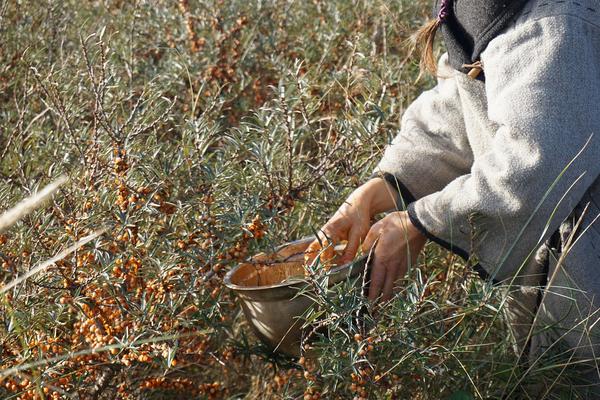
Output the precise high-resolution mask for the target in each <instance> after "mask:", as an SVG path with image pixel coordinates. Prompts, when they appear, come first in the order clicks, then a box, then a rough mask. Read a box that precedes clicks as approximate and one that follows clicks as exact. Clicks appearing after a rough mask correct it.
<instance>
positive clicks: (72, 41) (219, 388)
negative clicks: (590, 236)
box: [0, 0, 518, 399]
mask: <svg viewBox="0 0 600 400" xmlns="http://www.w3.org/2000/svg"><path fill="white" fill-rule="evenodd" d="M0 4H1V5H0V32H1V35H0V182H1V184H0V200H1V201H0V207H1V208H2V209H3V210H6V209H8V208H10V207H11V206H12V205H14V204H16V203H17V202H18V201H19V200H20V199H22V198H23V197H26V196H28V195H29V194H31V193H32V192H34V191H36V190H38V189H39V188H41V187H43V186H44V185H45V184H47V183H49V182H51V181H53V180H54V179H56V178H57V177H58V176H60V175H63V174H64V175H67V176H68V177H69V181H68V183H67V184H65V185H63V186H62V188H61V189H60V191H59V192H58V193H57V194H56V195H55V196H54V197H53V200H52V201H51V202H49V203H48V204H46V206H45V207H43V208H41V209H39V210H37V211H35V212H33V213H31V214H29V215H28V216H26V217H25V218H24V219H23V220H21V221H20V222H19V223H17V224H16V225H14V226H13V227H11V229H9V230H8V231H6V232H4V234H2V236H0V261H1V262H2V266H1V269H0V282H2V283H3V284H6V283H8V282H10V281H12V280H13V279H15V278H16V277H17V276H20V275H22V274H23V273H25V272H26V271H28V270H29V269H31V268H32V267H34V266H35V265H37V264H38V263H40V262H42V261H44V260H46V259H48V258H50V257H52V256H54V255H55V254H56V253H58V252H60V251H61V250H62V249H64V248H66V247H67V246H69V245H72V244H73V243H74V242H75V241H76V240H78V239H81V238H82V237H85V236H86V235H88V234H90V233H91V232H94V231H96V230H98V229H101V228H105V229H107V231H106V232H105V233H104V234H102V235H101V236H100V237H99V238H97V239H95V240H93V241H92V242H90V243H88V244H86V245H85V246H83V247H82V248H80V249H79V250H77V251H76V252H75V253H73V254H72V255H70V256H68V257H66V258H64V259H62V260H61V261H59V262H56V263H54V264H53V265H51V266H50V267H48V268H46V269H45V270H43V271H42V272H40V273H39V274H36V275H34V276H33V277H31V278H29V279H27V280H26V281H24V282H23V283H21V284H19V285H16V286H15V287H14V288H13V289H11V290H10V291H7V292H5V293H3V294H2V295H1V297H0V300H1V301H0V310H1V311H0V319H1V322H2V324H1V325H0V360H1V363H0V364H1V368H2V370H1V371H0V379H2V386H1V388H0V397H2V398H19V399H34V398H48V399H62V398H65V399H114V398H117V399H159V398H173V399H176V398H181V399H187V398H209V399H217V398H239V397H247V398H257V397H260V398H290V399H292V398H299V397H300V398H302V397H304V398H306V399H311V398H319V397H324V398H352V397H357V398H409V397H410V398H434V399H439V398H444V397H448V396H450V395H454V396H463V397H457V398H471V396H473V397H477V398H489V397H494V396H497V397H500V396H501V394H502V392H503V390H504V389H505V388H506V387H507V386H510V385H511V383H510V382H512V383H513V384H514V382H515V381H516V379H518V377H515V376H514V374H513V375H511V372H513V369H514V367H513V365H514V361H515V360H514V359H513V358H514V357H512V356H510V352H509V351H508V350H509V346H510V340H509V338H508V337H507V335H506V332H507V331H506V327H505V326H504V322H503V319H502V318H501V315H500V314H499V313H498V309H497V307H498V303H499V301H500V300H501V299H500V297H498V296H497V295H496V292H495V291H494V290H491V289H490V288H489V287H488V286H487V285H486V284H484V283H482V282H481V281H479V280H478V279H477V278H476V277H475V276H473V274H472V273H471V272H470V270H469V269H468V268H466V267H465V264H464V263H462V262H459V260H457V259H456V258H455V257H453V256H452V255H450V254H447V253H445V252H444V251H442V250H440V249H439V248H437V247H435V246H428V247H427V249H426V252H425V254H424V255H423V257H422V259H421V261H420V264H419V266H418V267H415V268H413V270H412V271H411V273H410V275H409V276H408V277H407V280H406V285H405V289H404V290H402V291H401V293H399V294H398V296H397V297H396V298H395V299H394V300H393V301H392V302H391V303H389V304H388V305H386V306H385V307H376V308H374V309H371V308H370V309H369V310H368V311H366V312H365V307H366V306H367V305H366V304H365V300H364V299H363V298H362V296H361V295H360V293H358V292H357V290H356V289H354V287H353V286H352V285H350V284H349V285H347V286H344V285H341V286H338V287H334V288H332V289H331V290H328V291H327V290H326V291H323V292H322V293H320V295H319V298H318V299H317V300H318V301H317V302H318V304H319V307H318V309H317V310H316V311H315V312H314V313H313V314H311V315H309V316H308V322H307V323H308V324H311V323H313V322H314V323H318V324H320V326H321V327H324V329H320V330H318V331H317V332H318V333H316V334H315V335H314V336H315V337H313V342H312V344H311V346H312V351H313V352H314V353H315V354H317V355H318V357H316V358H307V357H302V358H300V359H292V358H288V357H285V356H282V355H276V354H271V353H269V352H268V351H267V350H266V349H265V348H264V347H263V346H262V345H261V344H260V343H258V342H257V341H256V339H255V338H254V336H253V335H252V334H251V333H250V330H249V328H248V325H247V323H246V321H245V319H244V317H243V315H242V314H241V311H240V309H239V306H238V304H237V302H236V299H235V298H234V297H233V295H232V293H230V292H229V291H228V290H226V289H225V288H224V287H223V285H222V278H223V276H224V274H225V273H226V272H227V271H228V270H230V269H231V268H232V267H233V266H235V265H236V264H237V263H238V262H239V261H240V260H244V259H246V258H247V257H248V256H250V255H252V254H255V253H257V252H259V251H269V249H272V248H273V247H274V246H277V245H279V244H282V243H285V242H287V241H290V240H294V239H297V238H300V237H302V236H306V235H310V234H312V232H314V230H315V229H318V228H319V227H320V226H321V225H322V224H323V223H324V222H325V221H326V220H327V218H328V216H330V215H331V214H332V213H333V212H334V211H335V210H336V208H337V207H338V206H339V204H340V203H341V202H342V201H343V199H344V198H345V196H347V195H348V194H349V193H350V191H351V190H352V189H353V188H355V187H357V186H358V185H360V184H361V183H362V182H364V181H365V180H366V179H367V178H368V177H369V176H370V174H371V171H372V169H373V167H374V165H375V163H376V162H377V161H378V159H379V158H380V157H381V154H382V153H381V151H382V148H383V146H384V145H385V144H386V143H388V142H389V141H390V140H391V138H393V136H394V135H395V132H396V131H397V129H398V127H399V120H400V117H401V115H402V111H403V109H404V107H405V106H406V105H407V104H408V103H410V101H412V99H413V98H414V97H415V95H416V94H417V93H418V92H419V91H420V90H422V89H423V87H424V86H427V85H430V84H431V80H427V79H426V80H425V81H422V82H420V83H415V82H414V79H415V77H416V76H417V74H418V70H417V63H416V62H415V61H414V59H412V58H409V54H408V51H407V48H406V46H405V43H406V40H407V39H408V38H409V36H410V35H411V33H412V32H413V31H414V30H415V29H416V28H417V27H418V26H419V25H420V24H421V23H422V21H423V20H424V18H425V17H426V16H427V15H428V12H429V4H428V2H427V1H424V0H422V1H408V0H397V1H393V2H388V1H380V0H378V1H363V0H355V1H346V0H332V1H320V0H312V1H307V2H293V1H288V2H286V1H278V0H266V1H262V0H260V1H259V0H249V1H239V0H215V1H187V0H179V1H178V2H166V1H136V2H129V1H122V0H106V1H87V0H83V1H72V0H65V1H61V2H48V3H45V4H44V5H42V4H40V3H39V2H35V1H30V0H25V1H19V2H11V1H8V2H2V3H0ZM357 316H358V317H357ZM357 318H358V319H357ZM357 321H358V323H357ZM511 379H512V381H511ZM464 396H466V397H464Z"/></svg>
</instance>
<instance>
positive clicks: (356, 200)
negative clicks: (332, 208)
mask: <svg viewBox="0 0 600 400" xmlns="http://www.w3.org/2000/svg"><path fill="white" fill-rule="evenodd" d="M394 198H395V192H394V189H392V188H391V187H390V186H388V184H387V183H386V182H385V180H383V179H381V178H374V179H371V180H369V181H368V182H366V183H365V184H364V185H362V186H360V187H359V188H357V189H356V190H355V191H354V192H352V194H351V195H350V196H349V197H348V199H346V201H345V202H344V204H342V205H341V206H340V208H339V209H338V210H337V211H336V213H335V214H334V215H333V216H332V217H331V218H330V219H329V221H328V222H327V223H326V224H325V225H324V226H323V227H322V228H321V230H320V232H319V239H317V240H315V241H314V242H312V243H311V244H310V245H309V246H308V249H307V251H306V254H307V255H308V256H309V257H308V258H307V261H309V262H310V261H312V259H314V257H316V255H317V254H318V252H319V250H320V249H321V244H320V243H319V241H321V242H322V243H323V245H324V247H327V246H335V245H336V244H338V243H340V242H341V241H343V240H347V241H348V243H347V245H346V248H345V250H344V253H343V254H342V256H341V258H340V259H339V261H338V262H339V263H340V264H345V263H347V262H350V261H352V259H353V258H354V256H355V255H356V252H357V251H358V248H359V246H360V243H361V241H362V240H363V239H364V238H365V236H367V232H369V228H370V227H371V218H373V216H374V215H376V214H378V213H380V212H383V211H388V210H390V209H393V208H394V206H395V203H394Z"/></svg>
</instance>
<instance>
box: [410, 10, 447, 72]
mask: <svg viewBox="0 0 600 400" xmlns="http://www.w3.org/2000/svg"><path fill="white" fill-rule="evenodd" d="M440 25H441V21H440V19H439V18H438V19H432V20H431V21H429V22H427V23H426V24H425V25H423V26H422V27H421V28H419V30H418V31H417V32H415V34H414V36H413V38H414V39H413V41H414V49H415V50H416V51H417V53H418V55H419V67H420V69H421V72H420V73H419V77H418V78H417V80H418V79H419V78H420V77H421V76H422V75H423V73H424V72H429V73H430V74H432V75H434V76H437V62H436V60H435V56H434V55H433V44H434V41H435V34H436V33H437V31H438V28H439V27H440Z"/></svg>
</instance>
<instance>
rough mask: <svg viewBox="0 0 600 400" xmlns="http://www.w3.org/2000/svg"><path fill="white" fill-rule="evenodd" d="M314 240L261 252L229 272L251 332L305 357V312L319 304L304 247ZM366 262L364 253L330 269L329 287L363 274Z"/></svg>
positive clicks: (230, 284) (273, 346)
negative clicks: (310, 283)
mask: <svg viewBox="0 0 600 400" xmlns="http://www.w3.org/2000/svg"><path fill="white" fill-rule="evenodd" d="M313 240H314V237H307V238H303V239H300V240H297V241H295V242H291V243H288V244H285V245H283V246H280V247H278V248H277V249H276V251H275V253H273V254H265V253H260V254H258V255H256V256H254V257H252V258H250V259H249V260H248V261H247V262H244V263H241V264H239V265H238V266H237V267H235V268H234V269H232V270H231V271H229V272H228V273H227V275H225V280H224V282H225V285H226V286H227V287H228V288H230V289H232V290H233V291H234V292H235V293H236V294H237V296H238V297H239V299H240V302H241V305H242V310H243V311H244V315H245V316H246V319H247V320H248V322H249V323H250V326H251V327H252V330H253V331H254V332H255V333H256V336H258V338H259V339H260V340H261V341H262V342H263V343H265V344H266V345H267V346H268V347H269V348H270V349H271V350H272V351H274V352H275V351H276V352H283V353H286V354H288V355H291V356H298V355H300V341H301V339H302V329H301V328H302V322H303V321H302V318H301V316H302V315H303V314H304V313H305V312H306V311H307V310H308V309H309V308H310V307H311V306H312V305H313V304H314V302H313V300H312V299H311V298H310V297H309V295H310V292H311V290H310V288H308V283H307V282H306V281H305V280H304V267H303V263H304V250H306V248H307V247H308V245H309V244H310V243H311V242H312V241H313ZM336 250H338V251H339V250H340V249H339V247H336ZM366 260H367V257H366V256H362V257H359V258H357V259H356V260H354V261H352V262H350V263H347V264H344V265H340V266H337V267H334V268H332V269H331V270H329V271H328V272H327V273H326V275H327V277H328V284H329V286H332V285H335V284H337V283H339V282H341V281H344V280H346V279H348V278H355V277H358V276H359V275H360V274H361V273H362V272H363V271H364V270H365V265H366ZM357 284H362V280H360V279H357ZM301 291H302V293H300V292H301Z"/></svg>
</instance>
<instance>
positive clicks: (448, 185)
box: [320, 0, 600, 393]
mask: <svg viewBox="0 0 600 400" xmlns="http://www.w3.org/2000/svg"><path fill="white" fill-rule="evenodd" d="M435 9H436V11H437V12H438V14H437V18H436V19H435V20H434V22H432V23H431V24H429V25H428V26H427V27H426V28H424V29H423V30H422V32H421V34H422V36H424V37H422V40H421V41H422V42H423V43H424V48H425V55H424V56H423V59H422V64H423V65H424V66H425V67H428V68H429V69H430V70H433V69H436V68H437V71H436V75H437V84H436V86H435V87H433V88H432V89H430V90H427V91H424V92H423V93H422V94H421V95H420V96H418V98H417V99H416V100H415V101H414V102H413V103H412V104H411V105H410V106H409V107H408V108H407V109H406V111H405V112H404V114H403V116H402V121H401V129H400V131H399V132H398V134H397V136H396V137H395V138H394V140H393V141H392V142H391V144H389V145H388V146H387V147H386V150H385V152H384V154H383V157H382V159H381V160H380V162H379V163H378V165H377V167H376V168H375V170H374V171H373V175H372V177H371V178H370V179H369V180H368V181H367V182H366V183H364V184H363V185H362V186H360V187H358V188H357V189H356V190H355V191H354V192H352V194H350V196H349V197H348V198H347V199H346V201H345V202H344V203H343V204H342V205H341V206H340V208H339V209H338V210H337V212H336V213H335V214H334V215H333V216H332V217H331V218H330V219H329V221H328V222H327V223H326V224H325V225H324V226H323V227H322V228H321V231H320V232H321V234H320V236H321V237H322V238H323V237H327V238H329V240H330V241H332V242H334V243H337V242H339V241H343V240H347V246H346V250H345V252H344V254H343V256H342V259H341V261H342V262H348V261H351V260H352V259H353V257H354V256H355V255H356V253H357V251H359V250H360V249H362V251H363V252H367V251H369V250H371V249H372V251H373V255H374V257H373V261H372V265H371V281H370V286H369V297H370V298H371V299H373V300H376V299H382V300H388V299H390V298H391V297H392V296H393V294H394V293H395V285H397V284H398V282H399V280H400V279H401V278H402V277H403V276H404V275H405V273H406V271H407V268H408V267H409V266H410V265H411V264H413V263H414V262H415V261H416V257H417V256H418V254H419V252H420V251H421V250H422V249H423V246H424V244H425V242H426V240H427V239H429V240H432V241H434V242H436V243H438V244H439V245H441V246H443V247H445V248H446V249H448V250H449V251H452V252H454V253H456V254H458V255H460V256H462V257H463V258H465V259H470V260H476V261H478V262H477V263H476V265H475V266H474V268H475V269H476V270H477V271H478V272H479V273H480V275H481V277H482V278H483V279H485V280H487V281H490V282H493V283H494V284H496V285H505V286H507V287H509V289H510V293H511V296H510V299H509V301H508V302H507V304H506V307H507V315H508V316H509V321H510V325H511V328H512V334H513V335H514V337H515V343H516V344H515V348H516V350H517V351H518V352H520V353H521V354H523V353H524V354H528V357H529V360H530V363H532V364H535V363H536V362H537V361H538V360H539V359H540V358H541V357H542V356H543V355H545V354H549V353H550V352H551V351H558V349H564V348H566V349H568V350H569V351H570V355H569V357H570V359H571V360H573V359H580V360H587V361H590V363H589V364H590V370H589V371H588V372H586V374H584V375H582V376H585V377H586V382H585V385H590V386H593V387H595V385H598V384H600V369H598V368H596V364H597V363H596V357H595V354H600V352H599V350H600V346H599V345H598V344H599V343H600V340H599V338H598V329H600V328H599V327H600V324H598V320H599V317H600V315H599V313H598V310H599V308H598V304H599V302H600V299H598V297H599V296H598V295H599V294H600V227H599V224H598V223H596V219H597V218H598V216H599V215H600V178H599V175H600V132H599V130H600V62H599V60H600V3H598V1H596V0H577V1H567V0H530V1H506V0H504V1H501V0H457V1H454V2H451V1H447V0H443V1H441V3H440V2H439V1H438V2H437V3H436V5H435ZM436 29H441V31H442V34H443V40H444V42H445V44H446V48H447V52H446V53H445V54H444V55H442V56H441V57H440V59H439V61H438V62H437V65H435V62H434V63H433V64H434V65H432V61H431V60H433V58H432V56H431V47H432V43H433V35H435V31H436ZM379 213H386V214H385V216H384V217H383V218H382V219H380V220H379V221H378V222H376V223H374V224H373V225H371V220H372V218H373V217H374V216H375V215H377V214H379ZM561 351H562V350H561ZM594 390H595V389H594ZM595 393H597V392H595Z"/></svg>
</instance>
